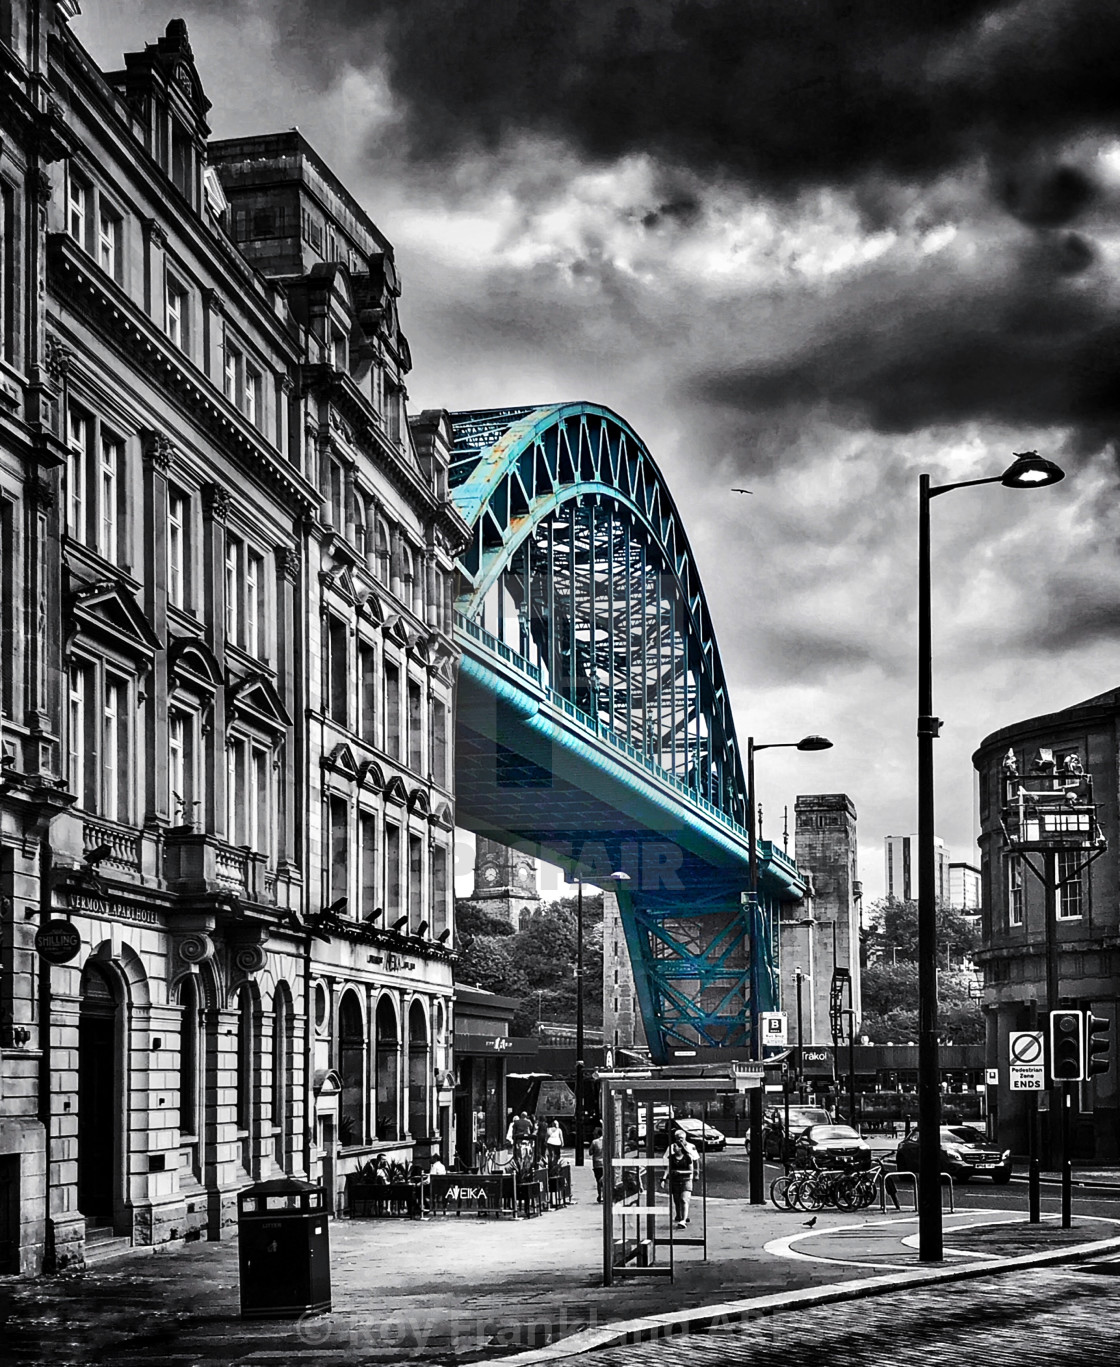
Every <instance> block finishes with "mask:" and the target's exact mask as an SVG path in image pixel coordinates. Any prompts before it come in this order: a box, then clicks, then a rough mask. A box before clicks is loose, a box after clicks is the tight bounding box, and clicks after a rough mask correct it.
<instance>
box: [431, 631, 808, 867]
mask: <svg viewBox="0 0 1120 1367" xmlns="http://www.w3.org/2000/svg"><path fill="white" fill-rule="evenodd" d="M455 625H456V626H457V627H458V628H459V629H460V630H462V631H463V632H464V633H465V634H466V635H467V636H469V637H471V639H472V640H474V641H477V642H478V643H479V644H480V645H482V646H485V647H486V648H487V649H488V650H490V651H492V652H493V653H494V654H495V655H497V656H498V657H499V658H500V659H502V660H504V661H505V662H506V663H507V664H511V665H513V667H514V668H515V669H518V670H520V671H521V672H522V673H524V674H526V675H527V676H528V677H529V678H530V679H532V680H533V682H534V683H536V684H537V685H538V686H539V687H540V688H541V690H542V691H543V692H544V695H545V698H546V699H547V701H548V702H549V703H551V704H552V706H553V707H555V708H557V709H558V710H559V711H561V712H563V713H564V715H565V716H566V717H570V718H571V719H572V720H573V721H575V722H578V723H579V725H580V726H582V727H583V728H584V729H585V730H587V731H589V732H591V733H592V734H593V735H595V736H598V737H599V739H600V740H602V741H604V742H605V743H606V744H607V745H609V746H610V747H611V748H612V749H613V750H618V751H620V752H621V753H622V754H624V755H625V756H626V757H627V759H629V760H631V761H633V763H635V764H638V765H640V766H641V767H642V768H643V769H644V770H645V771H646V772H647V773H648V774H650V775H651V776H652V777H653V778H655V779H657V780H658V782H660V783H663V784H664V785H665V786H666V787H667V788H672V789H673V790H674V791H675V792H678V793H680V794H681V795H682V796H684V797H685V798H687V799H688V801H689V802H690V803H691V804H692V805H693V806H695V807H699V808H700V810H701V811H702V812H704V813H705V815H707V816H709V817H711V818H712V820H713V821H717V822H719V824H720V825H721V826H724V827H726V829H727V830H729V831H731V832H733V833H734V834H735V835H737V836H738V837H739V838H740V839H741V840H743V841H749V839H750V836H749V833H748V832H747V830H746V829H745V828H744V827H743V826H740V825H739V823H738V822H737V821H736V820H735V819H734V817H730V816H728V815H727V813H726V812H724V811H722V810H721V809H720V808H719V807H717V806H716V805H715V803H714V802H711V801H709V800H708V799H707V798H706V797H704V796H703V795H702V794H700V793H699V792H697V790H696V789H695V788H693V787H690V785H689V784H687V783H685V782H684V780H683V779H680V778H678V777H677V776H676V774H672V773H670V772H669V770H668V769H664V768H662V766H661V765H660V764H658V763H657V761H656V760H654V759H652V758H651V757H650V756H649V755H646V754H644V753H643V752H642V751H641V750H639V749H638V747H637V746H636V745H634V744H632V743H631V742H630V741H628V740H626V739H625V738H624V737H623V736H620V735H619V734H618V732H617V731H615V730H613V729H612V728H611V727H610V726H607V725H605V724H604V723H603V722H602V721H601V720H600V719H599V718H598V717H593V716H591V714H590V713H588V712H584V711H583V709H582V708H580V707H577V706H576V704H575V703H574V702H572V701H571V699H569V698H566V697H564V695H563V694H562V693H559V692H557V690H556V689H555V688H552V687H551V686H550V685H548V684H546V683H542V681H541V670H540V667H539V666H538V665H534V664H530V662H529V661H528V660H527V659H526V658H525V657H524V656H523V655H521V654H519V653H518V652H517V651H516V650H514V649H513V648H512V647H511V646H508V645H506V643H505V642H504V641H500V640H499V639H498V638H497V637H496V636H494V635H493V634H492V633H491V632H489V631H487V630H486V629H485V628H484V627H481V626H479V624H478V623H477V622H472V621H471V619H470V618H469V617H466V616H464V614H463V613H461V612H459V611H458V610H456V612H455ZM777 853H778V852H777V851H776V850H773V849H772V855H777ZM775 862H776V863H782V864H785V865H786V866H787V867H788V868H789V870H790V871H791V872H792V873H795V874H796V872H797V867H796V865H795V864H794V863H793V861H792V860H790V858H789V857H788V856H787V855H782V856H781V858H780V859H778V858H776V859H775Z"/></svg>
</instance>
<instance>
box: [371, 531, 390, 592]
mask: <svg viewBox="0 0 1120 1367" xmlns="http://www.w3.org/2000/svg"><path fill="white" fill-rule="evenodd" d="M374 555H375V556H376V562H377V563H376V567H375V569H374V573H375V574H376V575H377V578H378V579H379V580H380V581H381V583H382V584H387V583H388V582H389V557H390V543H389V528H388V527H387V526H386V524H385V519H384V518H383V517H379V518H378V519H377V525H376V529H375V532H374Z"/></svg>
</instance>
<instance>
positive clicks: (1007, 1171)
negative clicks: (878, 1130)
mask: <svg viewBox="0 0 1120 1367" xmlns="http://www.w3.org/2000/svg"><path fill="white" fill-rule="evenodd" d="M895 1166H896V1167H897V1168H898V1170H899V1172H914V1173H916V1172H917V1171H918V1131H917V1130H911V1131H910V1133H909V1134H908V1135H907V1136H906V1138H905V1139H903V1140H902V1141H901V1142H900V1143H899V1146H898V1148H897V1150H896V1151H895ZM941 1171H942V1172H947V1173H948V1174H949V1175H950V1176H951V1177H952V1179H953V1181H954V1182H967V1181H968V1180H969V1178H970V1177H990V1178H991V1179H992V1181H993V1182H998V1183H1000V1184H1002V1183H1004V1182H1010V1181H1011V1150H1010V1149H1000V1148H998V1147H997V1146H996V1145H995V1144H993V1143H992V1141H991V1140H990V1139H989V1138H988V1137H987V1135H986V1134H985V1133H984V1131H983V1130H978V1129H976V1127H975V1126H974V1125H942V1126H941Z"/></svg>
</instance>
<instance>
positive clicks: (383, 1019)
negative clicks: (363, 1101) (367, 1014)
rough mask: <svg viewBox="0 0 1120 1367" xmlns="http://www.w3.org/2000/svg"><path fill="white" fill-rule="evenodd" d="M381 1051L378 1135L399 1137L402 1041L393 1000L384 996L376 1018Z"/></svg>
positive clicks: (379, 1062) (378, 1136)
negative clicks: (398, 1115)
mask: <svg viewBox="0 0 1120 1367" xmlns="http://www.w3.org/2000/svg"><path fill="white" fill-rule="evenodd" d="M374 1032H375V1043H376V1051H377V1127H376V1134H377V1138H378V1139H396V1138H398V1125H399V1121H398V1119H397V1112H398V1107H399V1098H400V1063H401V1057H400V1054H401V1041H400V1031H399V1029H398V1026H397V1013H396V1011H394V1009H393V1003H392V1000H391V999H390V998H389V997H387V996H386V997H382V998H381V1000H380V1001H379V1002H378V1003H377V1015H376V1018H375V1021H374Z"/></svg>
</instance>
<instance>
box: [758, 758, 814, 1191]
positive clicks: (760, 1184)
mask: <svg viewBox="0 0 1120 1367" xmlns="http://www.w3.org/2000/svg"><path fill="white" fill-rule="evenodd" d="M831 749H832V742H831V741H830V740H826V739H825V737H824V736H803V737H802V738H801V740H777V741H767V742H766V743H765V744H763V745H756V744H755V740H754V737H753V736H748V737H747V836H748V840H749V843H750V907H751V917H752V921H751V928H750V936H751V965H750V972H751V1001H750V1013H751V1052H752V1053H753V1054H754V1057H755V1060H756V1061H757V1062H759V1063H761V1062H762V1040H761V1038H760V1036H761V1033H762V1031H761V1022H760V1020H759V1014H760V1013H759V1005H758V999H759V995H760V993H761V991H762V976H761V973H760V969H761V967H762V964H761V956H760V955H759V952H758V950H759V934H758V928H759V926H760V925H761V923H762V911H761V909H760V908H759V905H758V835H757V830H756V827H755V810H756V805H757V804H756V802H755V792H754V756H755V751H756V750H831ZM748 1157H749V1164H748V1175H749V1186H750V1203H751V1205H752V1206H760V1205H762V1204H763V1202H764V1201H765V1199H766V1198H765V1196H764V1194H763V1169H762V1087H761V1085H760V1086H758V1087H752V1088H751V1090H750V1152H749V1155H748Z"/></svg>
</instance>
